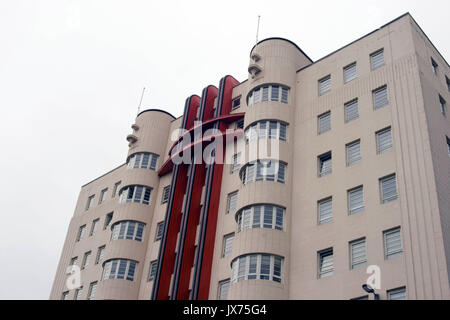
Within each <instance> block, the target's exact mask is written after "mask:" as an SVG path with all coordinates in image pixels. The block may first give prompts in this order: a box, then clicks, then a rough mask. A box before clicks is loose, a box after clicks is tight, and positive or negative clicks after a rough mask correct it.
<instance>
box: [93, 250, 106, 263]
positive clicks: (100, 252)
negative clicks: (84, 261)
mask: <svg viewBox="0 0 450 320" xmlns="http://www.w3.org/2000/svg"><path fill="white" fill-rule="evenodd" d="M105 249H106V246H101V247H99V248H98V249H97V257H96V258H95V264H99V263H100V262H102V260H103V255H104V254H105Z"/></svg>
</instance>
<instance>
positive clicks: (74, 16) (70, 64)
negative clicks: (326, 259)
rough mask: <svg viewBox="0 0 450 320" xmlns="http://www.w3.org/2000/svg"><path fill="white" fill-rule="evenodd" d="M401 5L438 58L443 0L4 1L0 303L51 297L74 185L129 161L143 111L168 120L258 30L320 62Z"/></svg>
mask: <svg viewBox="0 0 450 320" xmlns="http://www.w3.org/2000/svg"><path fill="white" fill-rule="evenodd" d="M407 11H409V12H410V13H411V14H412V15H413V17H414V18H415V19H416V21H417V22H418V23H419V25H420V26H421V27H422V28H423V30H424V31H425V32H426V33H427V35H428V36H429V38H430V39H431V41H432V42H433V43H434V44H435V46H436V47H437V48H438V50H439V51H440V52H441V54H442V55H443V56H444V58H446V59H447V61H448V60H449V58H450V57H449V54H450V38H449V30H450V19H449V18H450V17H449V13H450V1H448V0H439V1H438V0H433V1H423V0H421V1H418V0H401V1H399V0H395V1H393V0H388V1H385V0H378V1H362V0H358V1H351V0H340V1H336V0H334V1H325V0H321V1H300V0H297V1H281V0H277V1H273V0H271V1H262V0H259V1H242V0H240V1H231V0H227V1H212V0H209V1H192V0H191V1H155V0H147V1H132V0H127V1H125V0H124V1H112V0H104V1H100V0H98V1H96V0H89V1H88V0H86V1H69V0H54V1H47V0H39V1H24V0H2V1H1V2H0V120H1V125H0V137H1V140H0V147H1V157H0V170H1V179H0V194H1V196H0V210H1V211H0V212H1V218H2V219H1V222H0V225H1V226H2V228H1V233H0V299H48V297H49V294H50V289H51V286H52V282H53V279H54V276H55V271H56V267H57V264H58V261H59V256H60V254H61V250H62V246H63V243H64V240H65V236H66V232H67V228H68V225H69V221H70V219H71V216H72V215H73V211H74V208H75V204H76V200H77V197H78V193H79V191H80V187H81V185H83V184H84V183H86V182H88V181H90V180H92V179H94V178H96V177H97V176H99V175H101V174H103V173H105V172H107V171H109V170H111V169H113V168H115V167H117V166H118V165H120V164H121V163H123V162H124V161H125V157H126V154H127V142H126V140H125V137H126V135H127V134H129V133H131V128H130V125H131V124H132V123H133V122H134V118H135V116H136V111H137V105H138V103H139V98H140V94H141V91H142V87H143V86H145V87H147V88H148V91H147V94H146V95H145V96H144V100H143V105H144V108H161V109H164V110H167V111H169V112H170V113H172V114H173V115H175V116H176V117H178V116H180V115H181V113H182V110H183V106H184V101H185V99H186V98H187V97H188V96H189V95H191V94H198V95H200V94H201V90H202V89H203V88H204V87H205V86H207V85H208V84H213V85H216V86H217V85H218V83H219V80H220V78H221V77H223V76H225V75H227V74H230V75H233V76H234V77H235V78H236V79H238V80H239V81H243V80H245V79H246V78H247V67H248V61H249V52H250V49H251V48H252V46H253V45H254V44H255V35H256V25H257V16H258V14H260V15H261V25H260V34H259V39H260V40H261V39H264V38H267V37H272V36H278V37H284V38H287V39H290V40H292V41H294V42H295V43H296V44H298V46H299V47H300V48H302V49H303V51H304V52H305V53H306V54H308V55H309V56H310V58H312V59H313V60H314V61H315V60H317V59H319V58H321V57H323V56H325V55H327V54H328V53H331V52H332V51H334V50H336V49H338V48H340V47H342V46H344V45H346V44H348V43H350V42H351V41H353V40H356V39H357V38H359V37H361V36H363V35H365V34H367V33H369V32H371V31H373V30H375V29H377V28H379V27H380V26H382V25H384V24H385V23H387V22H389V21H391V20H393V19H394V18H397V17H398V16H400V15H402V14H403V13H405V12H407Z"/></svg>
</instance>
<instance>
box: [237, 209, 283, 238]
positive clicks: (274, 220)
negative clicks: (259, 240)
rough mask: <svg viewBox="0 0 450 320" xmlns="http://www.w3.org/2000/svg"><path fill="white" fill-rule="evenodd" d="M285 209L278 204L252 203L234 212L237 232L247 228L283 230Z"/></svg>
mask: <svg viewBox="0 0 450 320" xmlns="http://www.w3.org/2000/svg"><path fill="white" fill-rule="evenodd" d="M285 211H286V210H285V209H284V208H282V207H279V206H275V205H271V204H264V205H252V206H249V207H246V208H244V209H242V210H240V211H239V212H238V213H237V214H236V222H237V224H238V232H241V231H244V230H247V229H275V230H280V231H283V230H284V228H285V227H284V215H285Z"/></svg>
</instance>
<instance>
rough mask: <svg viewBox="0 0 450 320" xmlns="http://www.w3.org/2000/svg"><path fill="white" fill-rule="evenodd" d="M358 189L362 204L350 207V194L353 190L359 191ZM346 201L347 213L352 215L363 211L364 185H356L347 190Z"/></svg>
mask: <svg viewBox="0 0 450 320" xmlns="http://www.w3.org/2000/svg"><path fill="white" fill-rule="evenodd" d="M359 191H360V192H361V197H362V205H360V206H355V207H352V202H351V197H352V194H354V193H355V192H359ZM347 203H348V214H349V215H354V214H357V213H360V212H362V211H364V209H365V202H364V187H363V186H359V187H356V188H353V189H350V190H348V191H347Z"/></svg>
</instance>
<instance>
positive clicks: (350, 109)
mask: <svg viewBox="0 0 450 320" xmlns="http://www.w3.org/2000/svg"><path fill="white" fill-rule="evenodd" d="M344 110H345V122H346V123H347V122H350V121H353V120H356V119H358V118H359V111H358V99H355V100H352V101H350V102H347V103H346V104H345V105H344Z"/></svg>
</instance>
